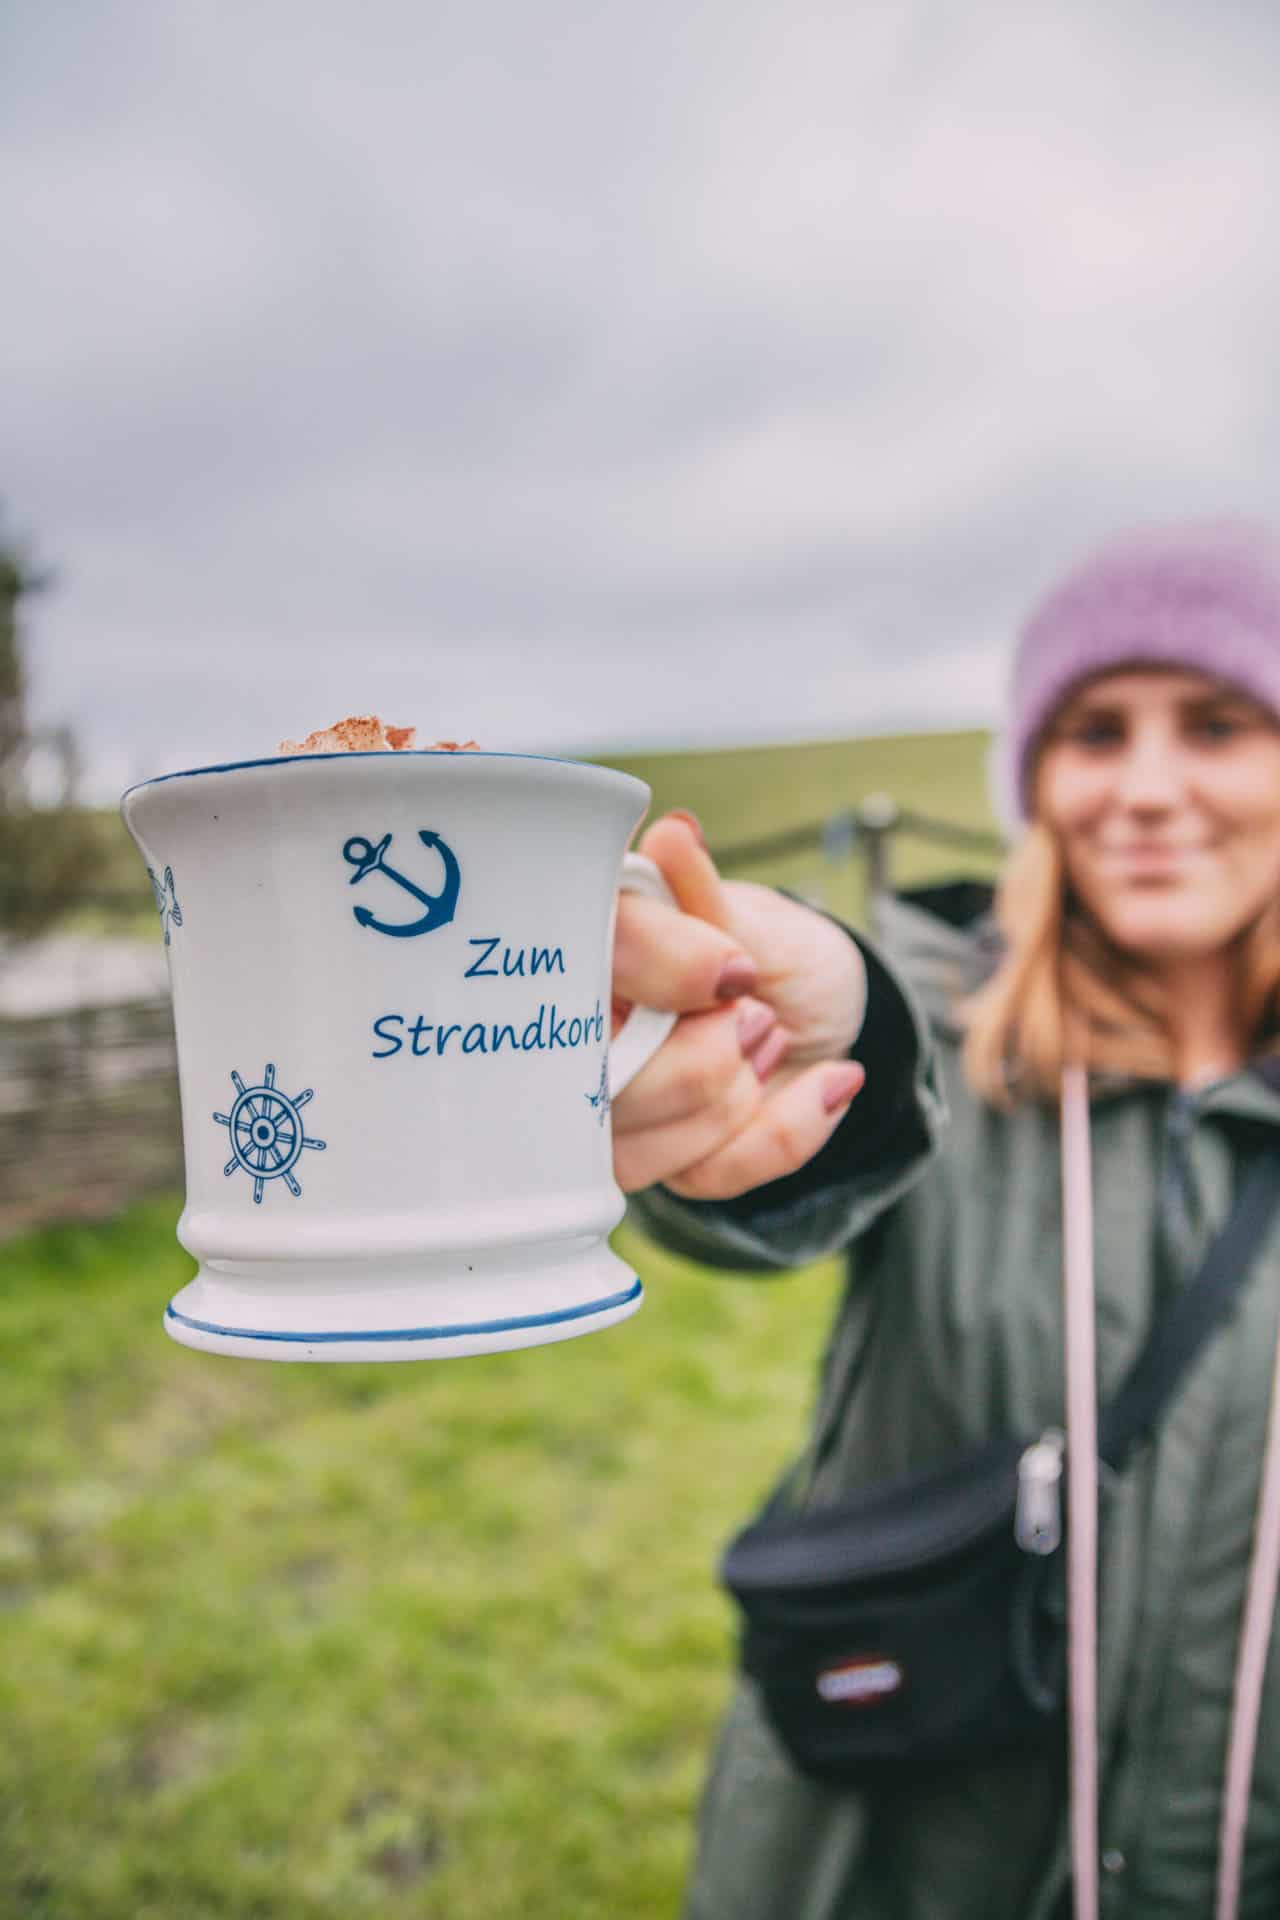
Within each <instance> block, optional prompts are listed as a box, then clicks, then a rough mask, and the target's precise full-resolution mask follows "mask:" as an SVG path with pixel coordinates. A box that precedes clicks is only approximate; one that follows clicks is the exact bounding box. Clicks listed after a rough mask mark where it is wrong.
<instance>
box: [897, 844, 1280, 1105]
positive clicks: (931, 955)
mask: <svg viewBox="0 0 1280 1920" xmlns="http://www.w3.org/2000/svg"><path fill="white" fill-rule="evenodd" d="M994 899H995V889H994V888H993V887H992V886H990V885H988V884H987V883H985V882H980V881H969V880H963V881H952V882H948V883H946V884H944V885H941V886H931V887H919V888H914V889H912V890H911V891H909V892H904V893H898V894H890V895H886V896H883V897H882V898H881V899H880V900H879V901H878V902H877V904H876V911H875V917H874V927H875V931H876V933H877V934H878V935H879V937H880V938H881V939H882V940H883V941H884V944H885V946H886V947H887V948H888V949H889V951H890V953H892V954H894V955H895V956H898V957H900V958H901V959H902V961H903V962H904V964H905V967H906V969H907V972H908V975H909V978H910V981H911V985H912V987H913V988H914V989H915V992H916V994H917V997H918V998H919V1000H920V1002H921V1005H922V1007H923V1009H924V1011H925V1013H926V1014H927V1015H928V1017H929V1019H930V1021H931V1022H933V1023H934V1024H935V1025H937V1026H938V1027H939V1028H940V1029H941V1030H942V1031H943V1032H946V1033H949V1034H951V1035H952V1036H953V1037H958V1036H959V1033H960V1027H959V1024H958V1022H957V1020H956V1016H955V1003H956V1001H957V1000H961V999H963V998H964V997H965V995H966V994H970V993H974V992H976V991H977V989H978V988H979V987H980V986H981V985H982V984H983V982H984V981H986V980H988V979H989V978H990V977H991V975H992V973H993V972H994V971H995V969H996V967H997V966H998V965H999V961H1000V955H1001V951H1002V941H1001V936H1000V932H999V929H998V927H997V926H996V924H995V920H994V918H993V915H992V905H993V902H994ZM1157 1086H1159V1088H1160V1090H1161V1091H1162V1092H1163V1093H1165V1094H1166V1095H1167V1094H1168V1093H1170V1092H1171V1091H1172V1088H1171V1087H1170V1086H1169V1084H1168V1083H1167V1082H1163V1083H1155V1082H1152V1081H1150V1080H1139V1079H1136V1078H1134V1077H1133V1076H1132V1075H1127V1074H1114V1073H1098V1074H1094V1075H1092V1076H1091V1077H1090V1083H1089V1091H1090V1095H1091V1097H1092V1098H1093V1099H1095V1100H1112V1099H1120V1098H1122V1097H1125V1096H1129V1095H1132V1094H1135V1093H1146V1094H1148V1095H1150V1094H1151V1093H1152V1092H1153V1091H1155V1090H1156V1087H1157ZM1193 1105H1194V1109H1195V1112H1196V1113H1197V1114H1198V1115H1203V1114H1209V1113H1219V1114H1224V1115H1230V1116H1232V1117H1233V1118H1238V1119H1242V1120H1251V1121H1255V1122H1260V1123H1262V1124H1264V1125H1267V1126H1273V1127H1277V1128H1280V1053H1276V1052H1268V1053H1266V1054H1262V1055H1260V1056H1259V1057H1258V1058H1257V1059H1256V1060H1253V1061H1250V1062H1249V1064H1248V1065H1247V1066H1244V1067H1242V1068H1241V1069H1240V1071H1239V1072H1238V1073H1233V1074H1230V1075H1229V1076H1228V1077H1227V1078H1226V1079H1225V1080H1216V1081H1214V1082H1213V1083H1212V1084H1211V1085H1209V1086H1207V1087H1205V1088H1204V1089H1203V1090H1202V1091H1201V1092H1200V1093H1198V1094H1197V1095H1196V1097H1195V1100H1194V1102H1193Z"/></svg>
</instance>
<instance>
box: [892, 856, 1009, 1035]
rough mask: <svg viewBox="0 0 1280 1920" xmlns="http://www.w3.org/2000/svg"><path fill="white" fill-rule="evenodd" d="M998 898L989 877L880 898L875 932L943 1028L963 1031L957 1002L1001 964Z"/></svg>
mask: <svg viewBox="0 0 1280 1920" xmlns="http://www.w3.org/2000/svg"><path fill="white" fill-rule="evenodd" d="M994 900H995V889H994V887H992V886H991V885H990V884H989V883H987V882H985V881H980V880H949V881H945V882H943V883H941V884H939V885H935V886H928V887H915V888H912V889H910V890H909V891H906V892H902V893H894V894H884V895H882V896H881V897H880V898H879V899H878V900H877V901H876V903H875V908H874V912H873V914H872V919H871V925H872V933H873V938H874V939H875V940H876V941H877V943H878V944H879V945H881V946H882V947H883V948H884V950H885V954H886V956H887V957H888V958H889V959H890V960H891V961H893V962H895V963H896V964H897V965H898V966H899V967H900V968H901V969H902V971H903V973H904V974H905V975H906V977H907V979H908V980H909V981H910V983H911V986H912V988H913V989H914V991H915V994H916V998H917V999H918V1000H919V1002H920V1006H921V1009H922V1011H923V1012H924V1013H925V1014H926V1015H927V1017H928V1019H929V1021H930V1023H931V1024H932V1025H934V1026H936V1027H938V1028H940V1029H941V1030H942V1031H943V1032H949V1033H958V1032H959V1024H958V1022H957V1019H956V1013H955V1008H956V1004H957V1002H959V1001H961V1000H963V999H964V998H965V997H966V995H968V994H970V993H975V992H976V991H977V989H978V988H979V987H980V986H981V985H982V984H983V982H984V981H986V980H988V979H990V977H991V975H992V973H993V972H994V971H995V969H996V967H997V966H998V964H999V961H1000V955H1001V953H1002V952H1003V950H1004V942H1003V939H1002V937H1001V934H1000V931H999V928H998V927H997V926H996V923H995V920H994V918H993V915H992V905H993V902H994Z"/></svg>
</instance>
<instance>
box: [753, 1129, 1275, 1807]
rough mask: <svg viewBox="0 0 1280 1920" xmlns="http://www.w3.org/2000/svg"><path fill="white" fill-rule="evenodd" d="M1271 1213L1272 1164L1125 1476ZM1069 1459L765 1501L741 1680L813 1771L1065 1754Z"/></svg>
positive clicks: (884, 1779) (1103, 1434)
mask: <svg viewBox="0 0 1280 1920" xmlns="http://www.w3.org/2000/svg"><path fill="white" fill-rule="evenodd" d="M1278 1199H1280V1155H1277V1154H1276V1153H1275V1152H1274V1151H1268V1152H1267V1153H1265V1154H1264V1155H1263V1156H1262V1157H1261V1158H1259V1159H1258V1160H1257V1161H1256V1162H1255V1163H1254V1165H1253V1167H1252V1168H1251V1169H1250V1171H1249V1174H1248V1176H1247V1178H1246V1179H1245V1181H1244V1182H1243V1183H1242V1186H1241V1189H1240V1193H1239V1197H1238V1199H1237V1202H1236V1205H1235V1206H1234V1208H1233V1210H1232V1213H1231V1216H1230V1218H1229V1220H1228V1221H1227V1224H1226V1225H1225V1227H1224V1228H1223V1229H1222V1231H1221V1232H1220V1233H1219V1235H1218V1236H1217V1238H1216V1239H1215V1240H1214V1242H1213V1244H1212V1246H1211V1247H1210V1249H1209V1251H1208V1254H1207V1255H1206V1257H1205V1260H1204V1262H1203V1265H1202V1266H1201V1268H1200V1271H1199V1273H1198V1274H1197V1275H1196V1277H1195V1279H1194V1280H1193V1281H1192V1282H1191V1283H1190V1285H1189V1286H1188V1287H1186V1288H1185V1289H1184V1290H1183V1292H1182V1293H1181V1294H1180V1295H1179V1297H1178V1299H1177V1301H1176V1302H1175V1303H1174V1305H1173V1306H1172V1307H1171V1308H1170V1310H1169V1311H1168V1312H1167V1313H1166V1314H1165V1315H1164V1316H1163V1317H1162V1318H1161V1319H1160V1321H1159V1322H1158V1323H1157V1326H1156V1328H1155V1331H1154V1332H1153V1334H1152V1336H1151V1339H1150V1340H1149V1341H1148V1344H1147V1346H1146V1348H1145V1350H1144V1351H1143V1353H1142V1355H1141V1356H1140V1358H1139V1359H1138V1360H1137V1362H1136V1363H1135V1365H1134V1367H1133V1368H1132V1370H1131V1372H1130V1374H1129V1376H1128V1378H1127V1380H1126V1381H1125V1383H1124V1385H1123V1387H1122V1388H1121V1390H1120V1393H1119V1394H1118V1396H1117V1397H1116V1399H1115V1400H1114V1401H1112V1402H1111V1404H1110V1406H1109V1407H1106V1408H1104V1409H1102V1410H1101V1412H1100V1414H1099V1421H1098V1454H1099V1458H1100V1459H1101V1460H1102V1461H1103V1462H1104V1463H1105V1464H1106V1465H1108V1466H1109V1467H1111V1468H1112V1469H1113V1470H1114V1471H1117V1472H1118V1471H1120V1470H1121V1469H1122V1468H1123V1466H1124V1464H1125V1462H1126V1460H1127V1458H1128V1456H1129V1454H1130V1453H1131V1451H1132V1449H1133V1447H1134V1446H1135V1445H1136V1444H1137V1442H1138V1441H1139V1440H1140V1439H1141V1438H1142V1437H1143V1436H1144V1435H1145V1434H1147V1433H1148V1432H1149V1431H1150V1430H1151V1428H1152V1426H1153V1425H1154V1423H1155V1421H1156V1419H1157V1418H1158V1416H1159V1414H1160V1412H1161V1411H1162V1409H1163V1407H1164V1405H1165V1403H1166V1402H1167V1400H1168V1399H1169V1397H1170V1395H1171V1394H1172V1392H1173V1390H1174V1388H1175V1387H1176V1386H1177V1384H1178V1381H1179V1380H1180V1379H1181V1378H1182V1376H1183V1374H1184V1373H1185V1371H1186V1369H1187V1367H1188V1366H1189V1365H1190V1364H1191V1361H1192V1360H1193V1359H1194V1358H1195V1356H1196V1354H1197V1353H1198V1352H1199V1351H1200V1349H1201V1347H1202V1346H1203V1345H1204V1343H1205V1341H1206V1340H1207V1339H1208V1337H1209V1335H1210V1334H1211V1333H1212V1332H1213V1331H1214V1329H1215V1328H1216V1327H1217V1326H1219V1325H1220V1324H1221V1323H1222V1321H1223V1320H1224V1319H1225V1318H1226V1316H1227V1314H1228V1313H1229V1312H1230V1310H1231V1309H1232V1307H1233V1306H1234V1304H1235V1302H1236V1300H1237V1298H1238V1296H1239V1293H1240V1290H1241V1288H1242V1286H1243V1284H1244V1281H1245V1279H1246V1277H1247V1274H1248V1268H1249V1262H1250V1260H1251V1258H1252V1256H1253V1253H1254V1251H1255V1249H1256V1248H1257V1246H1258V1244H1259V1242H1260V1241H1261V1239H1262V1236H1263V1233H1264V1231H1265V1229H1266V1226H1267V1223H1268V1221H1269V1219H1270V1218H1271V1215H1272V1213H1273V1211H1274V1208H1275V1206H1276V1203H1277V1200H1278ZM1063 1453H1064V1443H1063V1436H1062V1434H1061V1432H1059V1431H1058V1430H1056V1429H1050V1430H1049V1431H1048V1432H1046V1433H1044V1434H1042V1435H1040V1436H1039V1437H1037V1436H1035V1435H1025V1436H1021V1437H1019V1436H1015V1435H1004V1436H1001V1437H1000V1438H998V1439H996V1440H993V1441H991V1442H990V1443H989V1444H988V1445H986V1446H985V1447H983V1448H981V1449H980V1450H978V1451H976V1452H971V1453H967V1454H965V1455H963V1456H962V1457H961V1458H960V1459H958V1460H953V1461H952V1462H951V1463H950V1464H948V1465H945V1466H942V1467H937V1468H929V1469H925V1470H923V1471H919V1472H913V1473H908V1474H904V1475H902V1476H900V1477H898V1478H895V1479H893V1480H887V1481H882V1482H880V1483H879V1484H877V1485H875V1486H871V1487H866V1488H863V1489H861V1490H860V1491H858V1492H856V1493H853V1494H850V1495H849V1496H848V1497H847V1498H845V1499H843V1500H841V1501H839V1502H836V1503H834V1504H832V1505H829V1506H825V1507H819V1508H815V1509H814V1510H812V1511H810V1512H799V1513H797V1512H794V1511H792V1512H787V1511H785V1499H784V1500H783V1501H778V1502H775V1503H772V1504H771V1505H770V1506H769V1507H767V1508H766V1509H765V1511H764V1513H763V1514H761V1516H760V1517H759V1519H757V1520H756V1521H755V1522H754V1523H753V1524H752V1525H751V1526H749V1527H747V1528H746V1529H745V1530H744V1531H743V1532H741V1533H740V1534H738V1536H737V1537H736V1538H735V1539H734V1540H733V1541H732V1542H731V1543H730V1545H729V1547H728V1549H727V1551H726V1553H725V1555H724V1559H723V1561H722V1564H721V1577H722V1579H723V1581H724V1584H725V1585H726V1587H727V1588H728V1589H729V1591H730V1592H731V1593H732V1595H733V1597H734V1599H735V1600H736V1601H737V1602H738V1605H739V1607H740V1608H741V1611H742V1666H743V1670H744V1671H745V1672H746V1673H748V1674H749V1675H750V1676H751V1677H752V1678H753V1679H754V1680H755V1681H756V1683H757V1685H758V1686H759V1689H760V1692H761V1695H762V1697H763V1700H764V1703H765V1706H766V1708H767V1711H768V1714H769V1717H770V1719H771V1721H772V1723H773V1726H774V1728H775V1730H776V1732H777V1734H778V1736H779V1738H780V1739H781V1740H782V1742H783V1744H784V1746H785V1747H786V1748H787V1750H788V1752H789V1753H790V1755H791V1757H792V1759H793V1760H794V1761H795V1763H796V1765H797V1766H798V1767H799V1768H800V1769H801V1770H802V1771H803V1772H805V1773H808V1774H811V1775H813V1776H815V1777H816V1778H818V1779H821V1780H824V1781H827V1782H829V1783H831V1784H835V1785H841V1786H859V1785H877V1786H885V1785H892V1784H893V1783H894V1781H895V1780H905V1779H908V1778H912V1779H914V1778H917V1777H921V1776H923V1775H925V1774H926V1773H928V1772H929V1771H931V1770H938V1769H944V1768H947V1767H951V1766H954V1765H956V1764H957V1763H959V1762H962V1761H965V1760H972V1759H979V1758H989V1757H992V1756H994V1755H996V1754H999V1753H1003V1752H1013V1751H1016V1750H1017V1749H1019V1748H1027V1747H1036V1746H1039V1745H1044V1744H1047V1743H1049V1742H1051V1741H1054V1740H1058V1739H1060V1738H1061V1733H1062V1726H1063V1704H1064V1699H1065V1692H1066V1605H1065V1597H1064V1591H1065V1583H1064V1579H1063V1574H1062V1558H1063V1556H1062V1552H1061V1541H1062V1533H1063V1503H1064V1498H1065V1477H1064V1474H1063ZM780 1508H782V1509H784V1510H782V1511H780V1510H779V1509H780Z"/></svg>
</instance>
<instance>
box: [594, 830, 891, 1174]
mask: <svg viewBox="0 0 1280 1920" xmlns="http://www.w3.org/2000/svg"><path fill="white" fill-rule="evenodd" d="M638 851H639V852H641V853H643V854H645V855H646V856H647V857H648V858H649V859H650V860H652V861H654V862H655V863H656V865H657V866H659V867H660V868H661V870H662V872H663V874H664V876H665V878H666V881H667V884H668V886H669V887H670V888H671V890H672V892H673V893H674V895H675V897H676V899H677V900H678V901H679V903H680V911H678V912H677V911H676V910H674V909H673V908H671V907H668V906H665V905H664V904H663V903H662V902H661V901H657V900H650V899H647V898H645V897H644V896H643V895H639V894H631V893H626V894H623V895H622V896H621V898H620V900H619V902H618V919H617V930H616V934H615V938H614V961H613V994H614V1006H615V1015H617V1016H618V1017H621V1015H622V1014H623V1013H625V1009H626V1007H627V1006H628V1005H629V1004H631V1003H632V1002H635V1001H639V1002H640V1003H641V1004H642V1005H644V1006H648V1007H670V1008H675V1009H676V1010H677V1011H678V1012H679V1013H680V1014H681V1016H682V1017H681V1018H680V1019H679V1020H678V1021H677V1022H676V1024H675V1026H674V1027H673V1029H672V1031H671V1033H670V1034H669V1035H668V1037H667V1039H666V1040H665V1041H664V1042H663V1044H662V1046H660V1047H659V1048H658V1050H657V1052H656V1053H655V1054H654V1055H653V1057H652V1059H651V1060H649V1061H648V1062H647V1063H646V1064H645V1066H644V1067H643V1068H642V1069H641V1071H640V1072H639V1073H638V1074H637V1075H636V1077H635V1079H634V1080H633V1081H632V1082H631V1084H630V1085H629V1086H628V1087H627V1088H626V1089H625V1090H624V1091H623V1092H622V1093H620V1094H619V1095H618V1097H617V1099H616V1100H615V1101H614V1103H613V1159H614V1174H615V1178H616V1179H617V1182H618V1185H619V1186H620V1187H621V1188H622V1190H623V1192H624V1193H633V1192H635V1191H636V1190H637V1189H638V1188H641V1187H647V1186H652V1185H653V1183H654V1182H655V1181H659V1180H660V1181H662V1182H663V1184H664V1185H665V1186H668V1187H670V1188H671V1190H672V1192H674V1193H678V1194H682V1195H683V1196H685V1197H686V1198H687V1199H693V1200H713V1199H714V1200H724V1199H730V1198H732V1197H733V1196H735V1195H736V1194H740V1193H746V1192H748V1191H749V1190H750V1189H751V1188H752V1187H758V1186H761V1185H763V1184H764V1182H765V1181H768V1180H778V1179H781V1178H782V1176H783V1175H784V1174H788V1173H794V1172H795V1171H796V1169H797V1168H798V1167H802V1166H803V1165H804V1164H805V1162H806V1161H808V1160H811V1159H812V1158H813V1155H814V1154H815V1153H816V1152H817V1151H818V1149H819V1147H821V1146H822V1145H823V1144H824V1142H825V1141H826V1140H827V1139H828V1138H829V1136H830V1135H831V1134H832V1133H833V1132H834V1131H835V1128H836V1126H837V1125H838V1124H839V1121H840V1118H841V1116H842V1115H843V1113H844V1111H845V1109H846V1108H847V1106H848V1104H849V1102H850V1100H851V1099H852V1098H853V1096H854V1094H855V1093H856V1092H857V1090H858V1088H859V1087H860V1086H861V1085H862V1079H863V1074H862V1068H861V1067H860V1066H858V1065H856V1064H855V1063H853V1062H851V1061H849V1060H848V1059H847V1058H846V1056H847V1054H848V1051H849V1048H850V1047H851V1045H852V1044H853V1041H854V1039H855V1037H856V1035H857V1032H858V1029H859V1026H860V1025H861V1021H862V1010H863V1007H864V1004H865V999H866V976H865V972H864V969H863V965H862V959H861V956H860V954H859V953H858V950H857V948H856V946H855V945H854V943H853V941H852V940H850V939H849V937H848V935H847V934H845V933H842V932H841V930H840V928H839V927H837V926H835V925H834V924H833V923H832V922H831V921H830V920H828V919H826V918H825V917H824V916H823V915H822V914H819V913H815V912H813V911H812V910H811V909H810V908H808V907H804V906H801V905H799V904H798V903H797V902H796V901H793V900H787V899H785V898H784V897H783V896H782V895H781V894H779V893H775V892H774V891H773V889H772V888H770V887H761V886H756V885H754V884H752V883H750V882H748V881H733V880H730V881H725V880H722V879H721V878H720V875H719V874H718V872H717V871H716V867H715V863H714V861H713V860H712V859H711V856H710V854H709V853H708V852H707V850H706V845H705V842H704V841H703V838H702V833H701V830H700V829H699V827H698V826H697V823H696V821H694V820H693V817H692V815H689V814H681V813H669V814H665V815H664V816H663V817H662V819H660V820H658V821H655V823H654V825H653V826H651V827H650V828H649V830H648V832H647V833H646V834H645V835H644V837H643V839H642V840H641V841H640V843H639V847H638Z"/></svg>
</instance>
